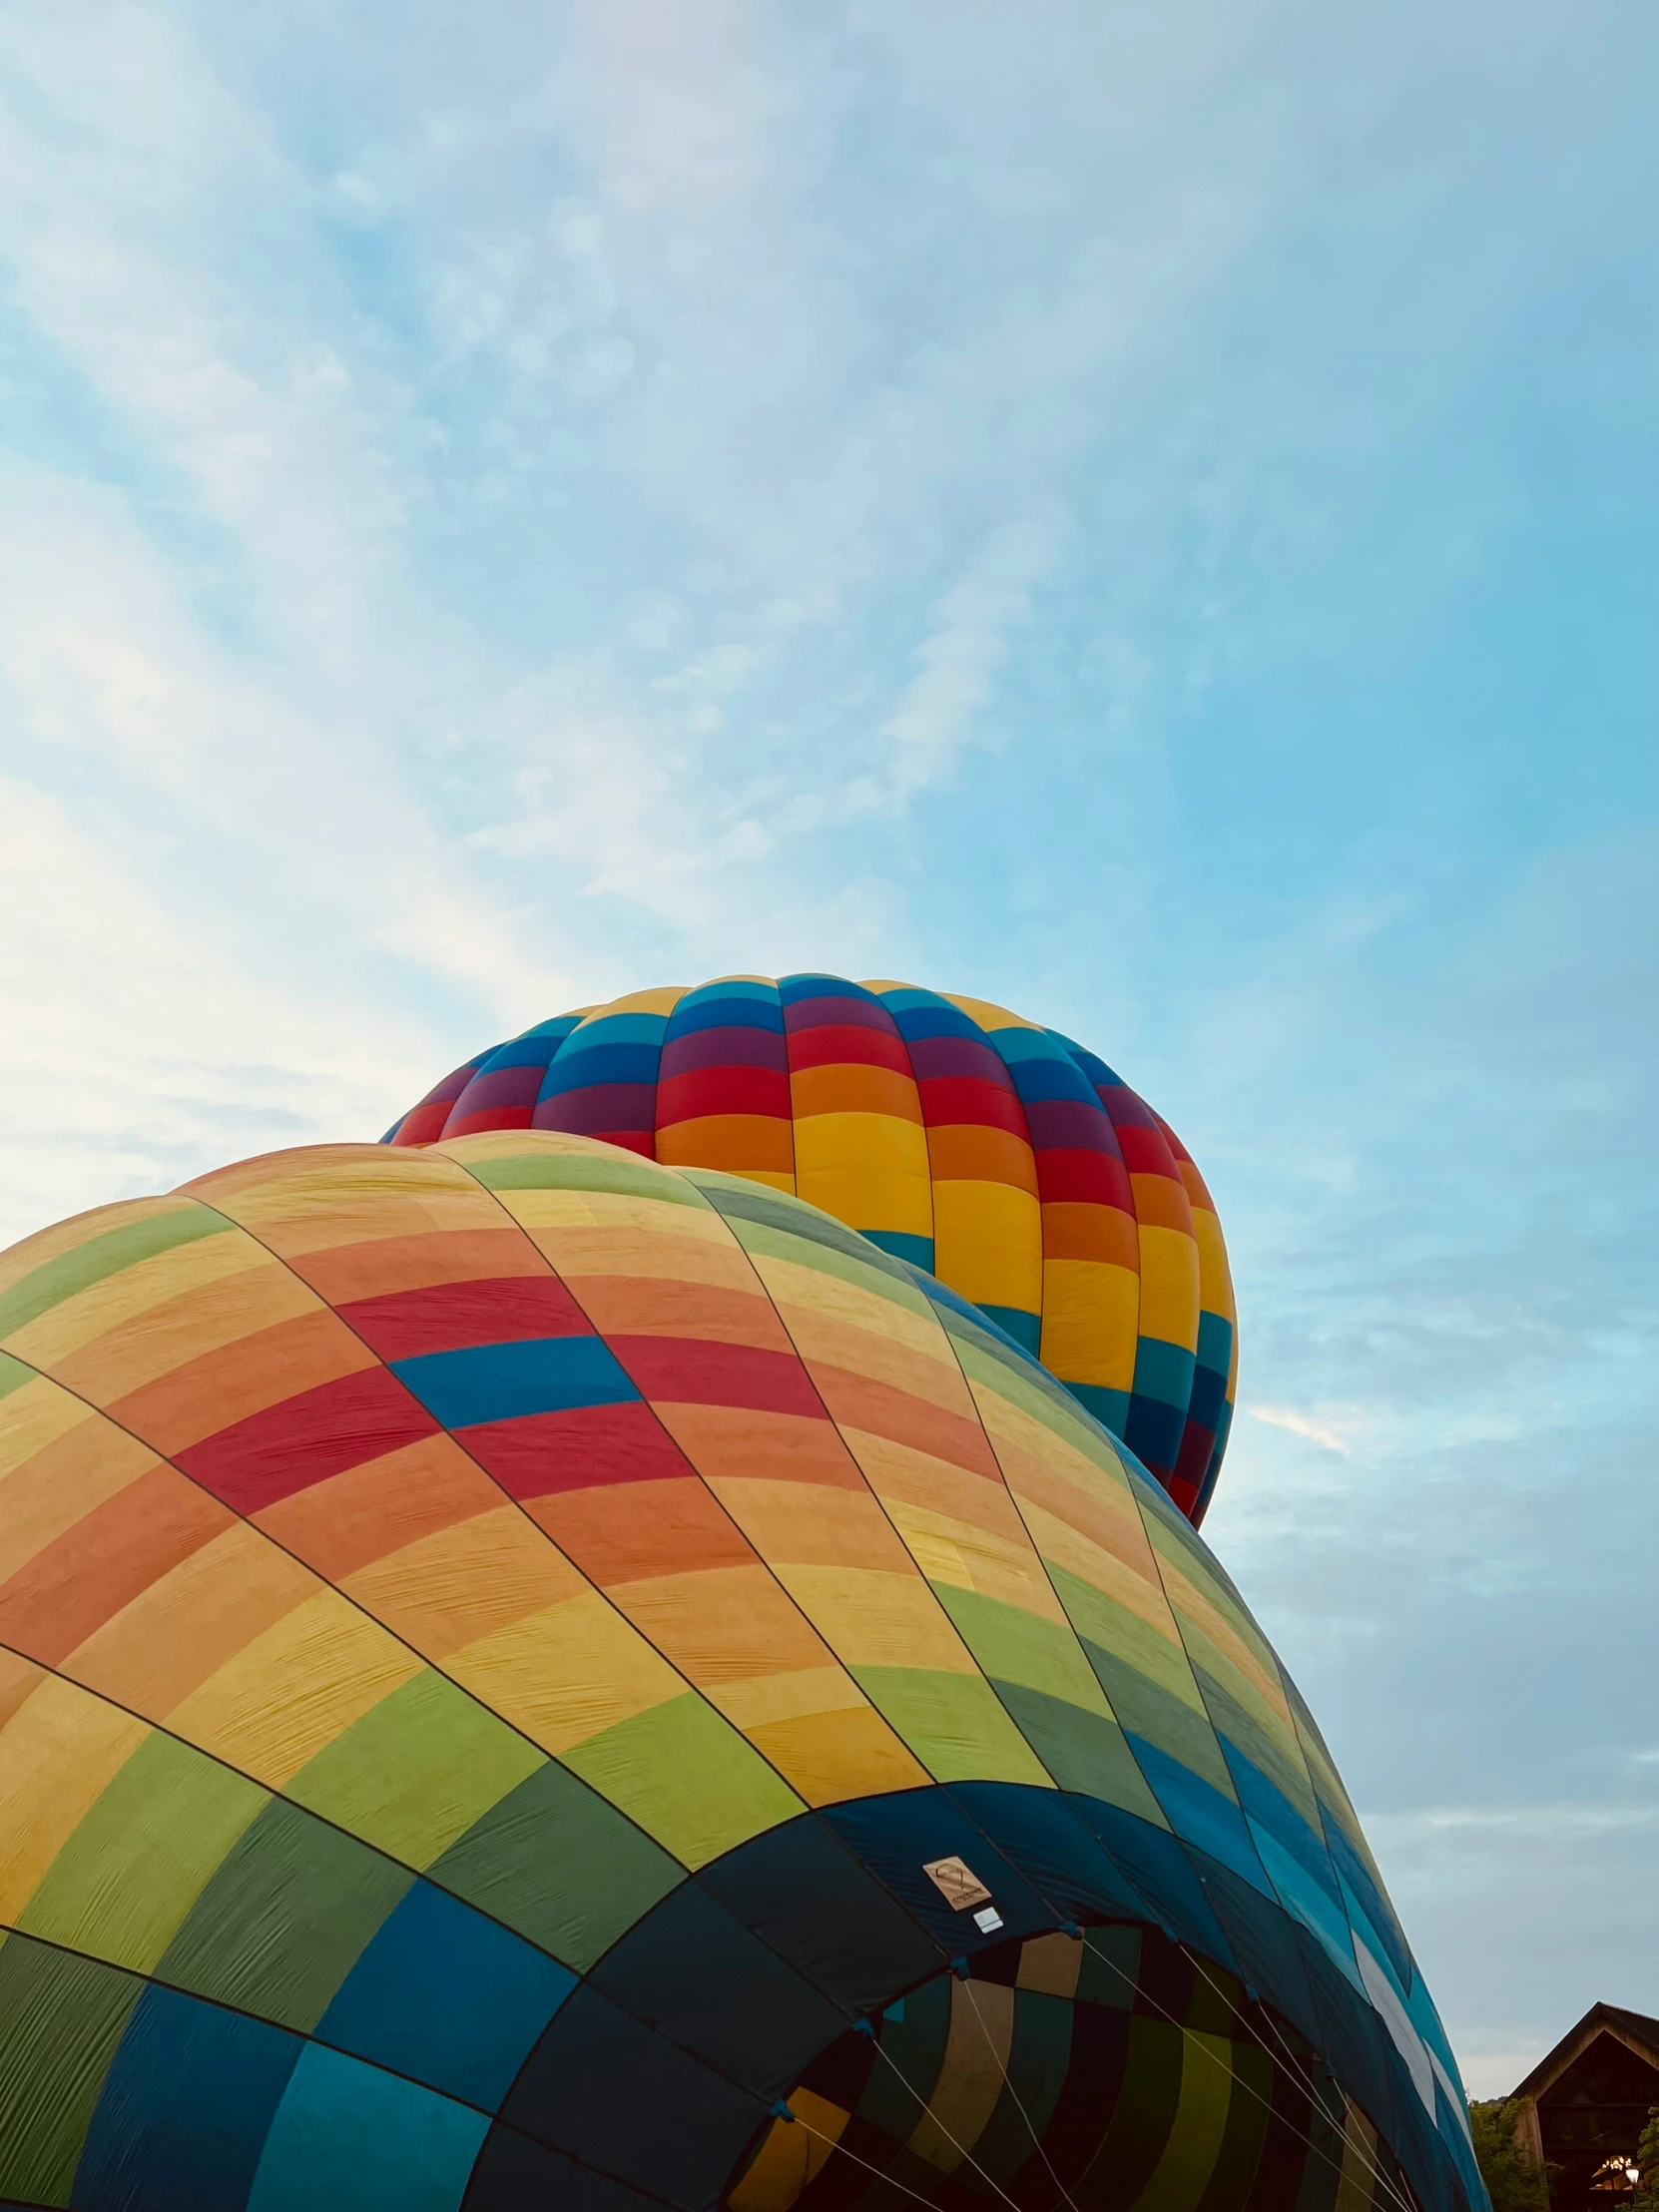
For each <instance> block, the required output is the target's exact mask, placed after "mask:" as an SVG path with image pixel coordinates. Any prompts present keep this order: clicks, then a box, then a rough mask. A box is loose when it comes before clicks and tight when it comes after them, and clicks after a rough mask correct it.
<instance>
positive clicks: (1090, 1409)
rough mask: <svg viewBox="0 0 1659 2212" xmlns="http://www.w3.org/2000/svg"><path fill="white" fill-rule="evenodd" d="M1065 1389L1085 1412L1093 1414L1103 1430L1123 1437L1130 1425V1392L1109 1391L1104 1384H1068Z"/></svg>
mask: <svg viewBox="0 0 1659 2212" xmlns="http://www.w3.org/2000/svg"><path fill="white" fill-rule="evenodd" d="M1064 1386H1065V1388H1066V1389H1068V1390H1069V1391H1070V1392H1071V1394H1072V1396H1073V1397H1074V1398H1076V1400H1077V1402H1078V1404H1079V1405H1081V1406H1082V1408H1083V1410H1084V1412H1086V1413H1092V1414H1093V1415H1094V1417H1095V1419H1096V1420H1097V1421H1099V1423H1100V1425H1101V1427H1102V1428H1109V1429H1110V1430H1111V1431H1112V1434H1113V1435H1114V1436H1121V1435H1122V1434H1123V1431H1124V1429H1125V1428H1126V1427H1127V1426H1128V1425H1129V1392H1128V1391H1127V1390H1109V1389H1108V1388H1107V1387H1106V1385H1105V1383H1066V1384H1065V1385H1064Z"/></svg>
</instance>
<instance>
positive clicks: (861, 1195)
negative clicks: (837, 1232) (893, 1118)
mask: <svg viewBox="0 0 1659 2212" xmlns="http://www.w3.org/2000/svg"><path fill="white" fill-rule="evenodd" d="M825 1118H826V1119H830V1118H831V1117H830V1116H826V1117H825ZM847 1118H848V1119H852V1118H855V1117H852V1116H848V1117H847ZM813 1126H814V1124H813V1123H811V1122H798V1123H797V1124H796V1128H797V1132H798V1134H799V1132H800V1131H801V1130H802V1129H811V1128H812V1127H813ZM895 1126H897V1127H900V1128H903V1127H906V1126H907V1124H904V1123H898V1124H896V1125H895ZM916 1134H917V1135H918V1136H919V1135H920V1134H921V1132H920V1131H919V1130H917V1132H916ZM796 1183H797V1187H798V1192H799V1195H800V1196H801V1197H802V1198H804V1199H805V1200H806V1201H807V1203H808V1205H809V1206H818V1207H822V1209H823V1210H824V1212H825V1213H827V1214H830V1215H832V1216H833V1217H834V1219H835V1220H836V1221H843V1222H845V1223H846V1225H847V1227H848V1228H849V1229H862V1230H869V1229H890V1230H894V1231H896V1232H897V1233H898V1234H899V1235H900V1236H905V1237H930V1236H931V1235H932V1234H933V1206H932V1187H931V1185H930V1184H929V1183H928V1181H927V1178H926V1176H925V1175H924V1174H923V1175H912V1174H910V1173H908V1172H907V1171H905V1172H900V1171H888V1172H884V1173H883V1172H878V1171H876V1170H874V1169H870V1168H862V1169H860V1168H820V1169H817V1170H815V1171H813V1172H809V1171H808V1170H807V1169H805V1168H799V1169H798V1170H797V1172H796Z"/></svg>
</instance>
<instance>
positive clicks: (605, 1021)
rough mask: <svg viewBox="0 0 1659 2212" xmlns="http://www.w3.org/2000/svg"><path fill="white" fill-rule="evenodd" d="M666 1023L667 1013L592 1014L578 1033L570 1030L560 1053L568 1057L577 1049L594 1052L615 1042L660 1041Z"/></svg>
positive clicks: (563, 1056)
mask: <svg viewBox="0 0 1659 2212" xmlns="http://www.w3.org/2000/svg"><path fill="white" fill-rule="evenodd" d="M667 1027H668V1016H667V1014H647V1013H637V1014H594V1015H593V1016H591V1017H590V1019H589V1020H588V1021H587V1022H585V1023H584V1025H583V1027H582V1030H581V1032H580V1034H578V1033H576V1032H575V1031H572V1033H571V1038H570V1044H569V1047H568V1049H567V1050H566V1051H565V1052H564V1053H563V1054H562V1055H561V1057H562V1058H563V1059H564V1060H566V1061H569V1060H570V1059H572V1058H574V1056H575V1055H576V1054H577V1053H579V1052H597V1051H599V1050H600V1049H602V1048H604V1047H608V1046H610V1045H615V1044H643V1045H659V1044H661V1043H662V1041H663V1031H664V1030H665V1029H666V1028H667Z"/></svg>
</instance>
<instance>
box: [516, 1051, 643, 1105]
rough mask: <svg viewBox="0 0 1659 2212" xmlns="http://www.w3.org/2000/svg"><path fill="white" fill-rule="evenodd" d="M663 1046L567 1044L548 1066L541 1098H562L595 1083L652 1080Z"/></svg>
mask: <svg viewBox="0 0 1659 2212" xmlns="http://www.w3.org/2000/svg"><path fill="white" fill-rule="evenodd" d="M661 1058H662V1048H661V1046H660V1045H655V1044H589V1045H578V1044H577V1042H576V1040H575V1039H572V1041H571V1044H570V1045H567V1046H566V1047H565V1048H564V1049H563V1050H562V1051H561V1052H560V1053H559V1055H558V1057H557V1059H555V1060H554V1061H553V1063H552V1065H551V1066H550V1067H549V1068H548V1071H547V1075H546V1078H545V1080H544V1081H543V1083H542V1087H541V1095H542V1097H543V1098H563V1097H564V1096H565V1094H566V1092H567V1091H585V1090H586V1089H588V1087H589V1086H590V1084H594V1083H655V1082H656V1080H657V1067H658V1063H659V1061H660V1060H661Z"/></svg>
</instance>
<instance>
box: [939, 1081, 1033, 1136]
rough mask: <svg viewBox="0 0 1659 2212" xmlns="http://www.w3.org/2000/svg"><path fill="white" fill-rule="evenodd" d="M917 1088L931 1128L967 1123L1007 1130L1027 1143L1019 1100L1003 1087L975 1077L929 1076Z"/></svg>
mask: <svg viewBox="0 0 1659 2212" xmlns="http://www.w3.org/2000/svg"><path fill="white" fill-rule="evenodd" d="M916 1089H917V1091H918V1092H919V1093H920V1094H921V1118H922V1120H923V1121H924V1122H925V1123H926V1124H927V1126H928V1128H929V1129H947V1128H950V1127H952V1126H954V1125H957V1124H960V1123H968V1124H970V1125H973V1126H976V1127H978V1128H981V1129H1005V1130H1006V1131H1007V1132H1008V1134H1009V1136H1010V1137H1018V1138H1020V1139H1021V1141H1022V1142H1023V1141H1027V1140H1026V1131H1025V1115H1024V1113H1023V1111H1022V1110H1021V1107H1020V1103H1019V1100H1018V1098H1017V1097H1016V1096H1015V1094H1014V1092H1013V1091H1012V1090H1010V1089H1008V1088H1007V1087H1005V1086H1004V1085H1002V1084H998V1083H983V1082H981V1081H980V1080H979V1079H978V1077H977V1076H972V1075H930V1076H926V1077H924V1078H923V1079H922V1081H921V1082H919V1083H918V1084H917V1085H916Z"/></svg>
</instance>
